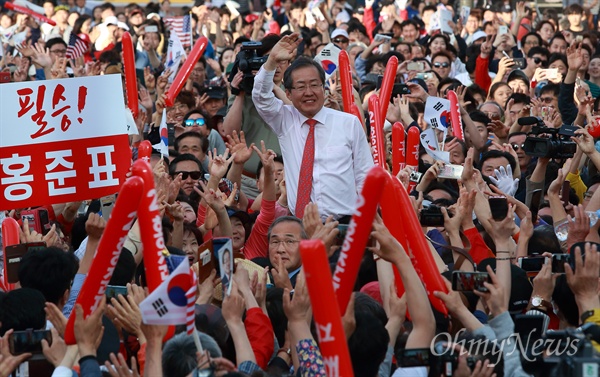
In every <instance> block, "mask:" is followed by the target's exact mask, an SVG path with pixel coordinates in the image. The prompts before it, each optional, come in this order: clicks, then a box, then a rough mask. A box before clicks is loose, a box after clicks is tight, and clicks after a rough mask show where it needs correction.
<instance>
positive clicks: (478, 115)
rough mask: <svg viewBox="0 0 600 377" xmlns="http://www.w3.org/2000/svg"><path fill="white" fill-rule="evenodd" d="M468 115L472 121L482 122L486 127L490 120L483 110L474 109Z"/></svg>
mask: <svg viewBox="0 0 600 377" xmlns="http://www.w3.org/2000/svg"><path fill="white" fill-rule="evenodd" d="M469 115H470V116H471V120H472V121H473V122H478V123H483V124H485V126H486V127H487V125H488V123H490V122H491V120H490V118H489V117H488V116H487V115H486V114H485V113H484V112H483V111H479V110H476V111H473V112H472V113H471V114H469Z"/></svg>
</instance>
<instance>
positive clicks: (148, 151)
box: [138, 140, 152, 163]
mask: <svg viewBox="0 0 600 377" xmlns="http://www.w3.org/2000/svg"><path fill="white" fill-rule="evenodd" d="M151 155H152V144H150V141H148V140H144V141H142V142H141V143H140V145H139V147H138V159H140V160H144V161H146V162H147V163H150V156H151Z"/></svg>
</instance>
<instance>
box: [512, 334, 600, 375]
mask: <svg viewBox="0 0 600 377" xmlns="http://www.w3.org/2000/svg"><path fill="white" fill-rule="evenodd" d="M541 339H542V340H543V343H542V344H544V345H547V347H546V349H545V350H542V351H546V352H548V355H547V356H546V357H544V352H541V351H540V349H535V347H534V346H533V344H535V343H534V342H532V343H531V344H529V345H530V346H531V347H528V348H527V350H526V353H525V355H522V357H521V360H522V365H523V369H524V370H525V371H526V372H528V373H531V374H534V375H539V376H557V377H558V376H560V377H585V376H588V375H590V374H589V371H590V370H594V371H596V375H597V373H598V370H600V357H599V355H598V353H597V352H596V350H595V349H594V346H593V344H592V340H593V341H596V342H598V341H599V340H600V326H598V325H596V324H593V323H586V324H585V325H583V326H581V327H579V328H577V329H566V330H558V331H553V330H548V331H546V333H545V334H544V335H543V336H542V338H541ZM531 360H533V361H531Z"/></svg>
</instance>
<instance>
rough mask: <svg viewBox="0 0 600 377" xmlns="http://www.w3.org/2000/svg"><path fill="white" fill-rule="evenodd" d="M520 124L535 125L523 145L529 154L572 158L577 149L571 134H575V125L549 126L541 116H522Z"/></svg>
mask: <svg viewBox="0 0 600 377" xmlns="http://www.w3.org/2000/svg"><path fill="white" fill-rule="evenodd" d="M519 125H520V126H531V125H533V128H532V130H531V132H530V133H529V134H527V138H526V139H525V145H524V147H523V150H524V151H525V153H526V154H528V155H529V156H535V157H544V158H571V157H573V155H574V154H575V151H576V150H577V144H575V143H574V142H573V141H571V136H573V135H575V128H574V127H573V126H567V125H563V126H562V127H561V128H549V127H546V125H545V123H544V121H543V120H542V119H541V118H539V117H524V118H520V119H519ZM540 135H544V136H540Z"/></svg>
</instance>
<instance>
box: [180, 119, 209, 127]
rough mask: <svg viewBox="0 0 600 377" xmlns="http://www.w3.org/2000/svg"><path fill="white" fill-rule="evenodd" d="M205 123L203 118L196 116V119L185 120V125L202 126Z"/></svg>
mask: <svg viewBox="0 0 600 377" xmlns="http://www.w3.org/2000/svg"><path fill="white" fill-rule="evenodd" d="M205 124H206V123H205V121H204V118H198V119H187V120H186V121H185V126H186V127H193V126H199V127H202V126H204V125H205Z"/></svg>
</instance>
